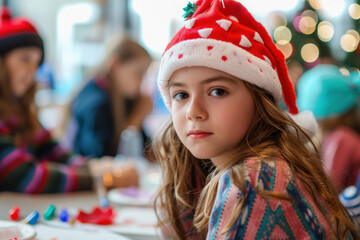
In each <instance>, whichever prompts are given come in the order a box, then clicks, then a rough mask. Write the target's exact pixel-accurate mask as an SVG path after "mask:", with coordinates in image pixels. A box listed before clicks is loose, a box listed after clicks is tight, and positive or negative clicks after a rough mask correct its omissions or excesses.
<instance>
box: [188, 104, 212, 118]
mask: <svg viewBox="0 0 360 240" xmlns="http://www.w3.org/2000/svg"><path fill="white" fill-rule="evenodd" d="M186 118H187V119H188V120H192V121H204V120H206V119H207V118H208V113H207V111H206V108H205V106H204V104H203V103H202V102H201V100H199V99H193V100H192V101H191V102H190V103H189V106H188V109H187V112H186Z"/></svg>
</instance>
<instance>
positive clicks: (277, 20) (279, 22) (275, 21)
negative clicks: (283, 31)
mask: <svg viewBox="0 0 360 240" xmlns="http://www.w3.org/2000/svg"><path fill="white" fill-rule="evenodd" d="M268 21H269V25H270V27H272V29H275V28H276V27H278V26H286V24H287V19H286V17H285V16H284V15H283V14H281V13H278V12H275V13H272V14H270V15H269V17H268Z"/></svg>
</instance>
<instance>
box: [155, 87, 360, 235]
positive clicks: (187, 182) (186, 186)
mask: <svg viewBox="0 0 360 240" xmlns="http://www.w3.org/2000/svg"><path fill="white" fill-rule="evenodd" d="M244 83H245V85H246V87H247V88H248V89H249V91H250V92H251V94H252V97H253V99H254V103H255V109H256V111H255V116H254V121H253V122H252V123H251V125H250V127H249V129H248V131H247V134H246V136H245V137H244V139H243V140H242V141H241V142H240V144H239V146H238V149H237V151H236V152H237V154H236V155H234V156H233V157H232V158H231V159H230V160H229V161H227V162H226V163H224V164H223V165H222V166H219V167H218V168H217V169H215V168H214V167H209V161H204V160H200V159H196V158H195V157H194V156H193V155H192V154H191V153H190V152H189V150H188V149H186V147H185V146H184V145H183V144H182V143H181V141H180V139H179V138H178V136H177V135H176V132H175V130H174V127H173V124H172V122H171V121H170V122H169V124H168V125H167V126H166V127H165V128H164V129H163V130H162V132H161V134H160V136H159V137H157V138H156V139H155V140H154V143H153V148H154V152H155V154H156V157H157V159H159V160H160V164H161V167H162V171H163V184H162V186H161V188H160V190H159V193H158V195H157V197H156V201H155V208H156V212H157V215H158V219H159V224H160V225H161V226H169V227H170V229H171V232H170V234H172V235H173V237H175V238H177V239H186V234H188V233H187V232H185V229H184V226H183V224H182V222H181V218H182V214H183V213H184V212H185V211H186V210H188V209H191V210H192V211H194V212H195V216H194V227H195V228H196V230H197V231H199V232H200V235H201V236H202V238H205V236H206V233H207V227H208V223H209V218H210V214H211V211H212V207H213V204H214V201H215V196H216V194H215V193H216V191H217V185H218V180H219V178H220V176H221V175H222V173H223V172H224V171H225V170H228V169H229V170H230V173H231V180H232V182H233V183H234V184H235V185H236V186H237V187H238V188H239V189H240V190H242V191H243V190H244V186H243V181H242V180H243V179H242V176H243V167H242V163H243V162H244V160H246V159H248V158H251V157H256V158H257V159H260V160H262V161H267V160H269V159H273V158H274V157H279V158H281V159H284V160H285V161H286V162H287V163H288V165H289V167H290V169H291V170H292V172H293V174H294V175H295V176H296V177H297V178H298V179H299V180H300V181H301V183H302V184H303V185H304V187H305V188H306V190H307V191H308V192H309V193H310V195H311V196H312V199H313V200H314V202H315V203H316V205H317V207H318V208H319V209H320V211H321V212H322V213H323V215H324V217H325V218H326V219H327V221H328V223H329V225H330V226H331V227H332V232H333V234H334V236H335V237H336V238H344V237H345V235H346V234H348V233H350V234H351V235H353V236H354V237H358V235H357V232H356V227H355V226H354V224H353V223H352V221H351V220H350V217H349V215H348V213H347V211H346V209H345V208H344V207H343V205H342V204H341V203H340V201H339V199H338V193H337V192H336V190H335V188H334V186H333V185H332V183H331V181H330V180H329V178H328V177H327V175H326V174H325V172H324V170H323V167H322V163H321V160H320V157H319V154H318V152H317V150H316V147H315V146H314V144H312V148H311V149H309V148H307V147H305V146H304V144H303V143H302V142H301V141H300V137H304V136H305V137H306V138H307V139H308V140H309V141H310V143H312V142H311V139H310V138H309V137H308V135H307V134H306V133H305V132H304V131H303V130H302V129H301V128H300V127H299V126H298V125H297V124H296V123H295V122H294V121H293V120H292V119H291V118H290V117H289V116H288V115H287V114H285V113H284V112H282V111H281V110H280V109H279V108H278V107H277V106H276V105H275V102H274V100H273V97H272V96H271V95H270V94H268V93H267V92H266V91H265V90H263V89H261V88H258V87H256V86H254V85H252V84H250V83H247V82H244ZM291 128H293V129H291ZM292 130H295V132H296V135H294V133H293V131H292ZM295 150H296V151H295ZM190 176H191V177H190ZM194 176H196V178H194ZM199 186H201V188H200V189H199ZM257 191H258V193H259V194H260V195H261V196H263V197H265V198H275V199H283V200H289V201H292V199H291V198H290V197H289V196H288V195H285V194H282V193H276V192H269V191H261V190H257ZM200 192H201V193H200ZM243 193H244V194H245V195H246V193H245V191H243ZM245 195H244V196H245ZM319 195H320V196H321V197H322V199H323V202H324V203H325V204H326V207H327V208H328V210H329V211H330V214H325V213H324V209H323V205H322V204H321V202H320V201H319V197H318V196H319ZM243 200H244V197H243V198H241V199H240V200H239V201H238V203H237V205H236V206H235V208H234V211H233V212H232V214H231V218H230V221H229V223H228V225H227V226H226V229H229V228H230V227H231V226H232V225H233V223H234V222H235V220H236V218H237V217H238V216H239V213H240V210H241V206H242V204H243ZM164 213H165V214H164ZM164 215H165V216H164Z"/></svg>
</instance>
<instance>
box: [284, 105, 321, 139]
mask: <svg viewBox="0 0 360 240" xmlns="http://www.w3.org/2000/svg"><path fill="white" fill-rule="evenodd" d="M289 116H290V117H291V118H292V119H293V120H294V122H295V123H296V124H297V125H299V126H300V127H301V128H302V130H304V132H305V133H307V134H308V135H309V137H313V136H315V134H316V132H317V130H318V124H317V122H316V119H315V117H314V114H313V113H312V112H311V111H304V112H301V113H298V114H296V115H292V114H289ZM290 131H291V132H292V133H293V134H295V135H296V131H295V129H294V128H292V127H291V129H290ZM300 139H301V140H302V141H303V142H306V141H307V139H306V137H305V136H300Z"/></svg>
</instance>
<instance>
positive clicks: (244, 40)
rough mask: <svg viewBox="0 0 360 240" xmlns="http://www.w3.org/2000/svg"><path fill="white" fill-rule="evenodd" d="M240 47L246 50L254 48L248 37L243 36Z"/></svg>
mask: <svg viewBox="0 0 360 240" xmlns="http://www.w3.org/2000/svg"><path fill="white" fill-rule="evenodd" d="M239 45H240V46H242V47H245V48H250V47H251V46H252V44H251V42H250V41H249V39H248V38H247V37H245V36H244V35H241V40H240V43H239Z"/></svg>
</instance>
